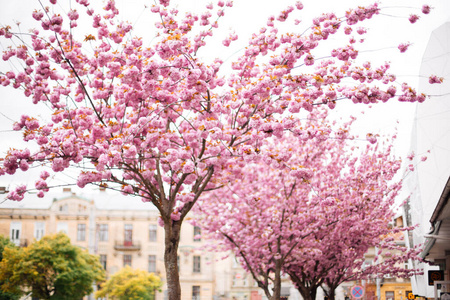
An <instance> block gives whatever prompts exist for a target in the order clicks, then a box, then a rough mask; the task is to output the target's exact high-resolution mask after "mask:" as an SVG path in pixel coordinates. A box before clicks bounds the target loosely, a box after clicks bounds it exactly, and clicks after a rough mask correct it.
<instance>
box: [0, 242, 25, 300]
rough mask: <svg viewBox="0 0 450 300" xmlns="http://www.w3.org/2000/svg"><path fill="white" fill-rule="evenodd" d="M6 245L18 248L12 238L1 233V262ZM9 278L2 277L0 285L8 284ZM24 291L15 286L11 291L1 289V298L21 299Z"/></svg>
mask: <svg viewBox="0 0 450 300" xmlns="http://www.w3.org/2000/svg"><path fill="white" fill-rule="evenodd" d="M6 247H9V248H13V249H15V248H17V247H16V245H14V243H13V242H11V240H10V239H9V238H7V237H5V236H3V235H0V262H1V261H2V260H3V251H4V250H5V248H6ZM8 280H9V278H8V277H6V278H4V279H3V278H2V279H0V287H1V286H2V285H3V284H8ZM22 294H23V293H22V292H21V291H20V289H19V288H15V289H13V290H11V291H10V292H6V291H3V289H0V299H1V300H18V299H20V296H21V295H22Z"/></svg>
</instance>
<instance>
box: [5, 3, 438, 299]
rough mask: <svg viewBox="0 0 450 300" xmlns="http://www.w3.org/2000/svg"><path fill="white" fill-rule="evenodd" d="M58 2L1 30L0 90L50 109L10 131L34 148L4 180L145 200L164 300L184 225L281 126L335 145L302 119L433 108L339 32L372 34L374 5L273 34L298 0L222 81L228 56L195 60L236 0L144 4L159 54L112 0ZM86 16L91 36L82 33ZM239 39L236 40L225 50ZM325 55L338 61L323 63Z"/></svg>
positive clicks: (12, 161) (14, 159) (18, 157)
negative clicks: (30, 22)
mask: <svg viewBox="0 0 450 300" xmlns="http://www.w3.org/2000/svg"><path fill="white" fill-rule="evenodd" d="M56 2H57V1H56V0H50V4H49V5H51V6H50V7H48V8H47V7H46V6H45V5H42V9H41V10H39V9H37V10H35V11H34V12H33V13H32V17H33V19H35V20H36V21H37V22H38V24H39V26H40V27H39V28H42V30H43V32H40V31H39V30H38V29H33V30H31V31H30V32H26V33H25V32H21V31H20V27H18V28H19V29H18V30H16V29H13V28H12V27H10V26H5V27H3V28H0V36H1V37H2V43H1V45H2V46H3V45H5V48H4V53H3V55H2V58H3V59H4V60H5V61H8V62H10V64H8V65H12V66H13V67H12V68H11V70H5V71H2V73H1V74H0V83H1V85H2V86H11V87H13V88H17V89H21V90H22V91H23V92H24V95H25V96H26V97H30V98H31V100H32V102H33V103H35V104H36V103H44V104H46V106H47V107H48V109H49V110H50V111H51V117H49V118H48V119H45V118H44V119H39V116H37V115H32V116H30V115H23V116H22V117H21V119H20V120H18V122H17V123H15V125H14V129H15V130H17V131H23V138H24V140H25V141H27V142H34V143H35V144H36V146H37V148H39V149H38V150H37V151H36V152H33V153H32V152H31V151H30V150H29V149H14V148H12V149H10V151H8V153H7V154H6V156H5V157H4V159H2V160H1V163H2V165H1V168H0V175H1V174H14V173H15V172H16V171H17V170H19V169H20V170H22V171H27V170H29V169H30V167H31V166H35V165H39V166H47V167H48V168H49V169H51V171H52V172H54V173H57V172H63V171H66V170H67V169H69V168H70V167H74V168H73V169H74V170H77V174H76V175H75V177H76V178H77V180H76V184H77V185H78V186H79V187H80V188H84V187H85V186H86V185H88V184H94V185H102V186H105V187H108V188H109V189H114V190H119V191H121V192H122V193H124V194H126V195H134V196H138V197H141V198H142V199H143V200H144V201H147V202H151V203H152V204H153V205H154V206H155V207H156V208H157V209H158V210H159V212H160V217H161V219H160V221H161V225H163V226H164V230H165V253H164V262H165V269H166V276H167V285H168V287H169V288H168V299H170V300H178V299H180V295H181V289H180V282H179V273H178V267H177V266H178V264H177V252H178V245H179V240H180V228H181V225H182V223H183V220H184V219H185V217H186V215H187V214H188V212H189V211H190V210H191V208H192V207H193V206H194V204H195V203H196V201H197V200H198V199H199V197H200V196H201V195H202V194H203V193H205V192H207V191H211V190H214V189H217V188H220V187H221V186H223V185H224V184H226V182H224V180H223V175H224V172H223V170H224V169H226V166H228V165H230V164H234V165H237V166H240V167H244V166H245V165H246V164H247V162H249V161H251V160H252V159H254V158H256V157H257V156H258V154H259V153H261V150H259V149H260V145H261V144H262V143H264V141H265V140H267V139H270V138H271V137H274V136H276V137H279V136H282V135H284V134H285V133H287V132H293V133H294V136H295V138H297V137H298V136H301V137H311V138H313V137H315V136H317V135H321V136H322V137H323V138H327V134H326V130H323V129H322V128H304V127H302V126H301V125H300V121H299V120H300V119H299V113H300V112H303V113H305V114H308V113H309V112H312V111H314V110H315V109H316V108H317V107H318V106H325V107H328V108H330V109H332V108H334V107H335V106H336V105H337V103H338V101H339V100H343V99H350V100H351V101H352V102H354V103H365V104H369V103H376V102H385V101H388V100H389V99H392V98H395V97H397V98H398V99H399V100H401V101H408V102H415V101H424V100H425V95H423V94H420V93H417V92H416V91H415V90H414V89H413V88H412V87H410V86H409V85H408V84H406V83H405V84H402V85H401V87H399V88H398V89H397V86H395V84H396V83H395V79H396V77H395V76H394V75H393V74H390V73H389V72H388V69H389V64H388V63H386V64H382V65H381V66H372V65H371V64H370V63H364V64H361V63H360V62H357V61H356V60H354V59H356V58H357V57H358V45H359V44H358V43H356V38H354V37H353V36H350V37H349V38H346V37H345V35H344V33H345V34H352V31H354V32H355V34H356V33H357V34H358V35H359V34H364V29H359V27H358V29H356V28H357V26H360V24H359V23H360V22H362V21H365V20H367V19H370V18H372V17H376V16H377V15H378V14H379V13H380V8H379V7H378V5H377V4H374V5H369V6H366V7H363V6H359V7H357V8H355V9H349V10H348V11H347V12H346V13H345V17H343V18H339V17H337V16H336V15H335V14H334V13H324V14H323V15H321V16H319V17H318V18H316V19H314V20H313V24H312V25H311V26H310V27H309V28H306V31H305V30H304V29H305V28H301V29H296V28H298V27H296V26H294V25H293V26H289V28H290V29H292V28H294V29H293V32H289V33H286V32H279V30H278V29H277V27H278V26H279V25H280V24H281V23H283V22H286V21H290V20H292V21H293V22H295V21H294V20H293V18H294V17H292V15H295V14H298V13H299V11H300V10H301V9H302V8H303V5H302V4H301V3H300V2H296V3H294V4H293V5H292V6H288V7H287V8H285V9H283V8H282V9H280V12H279V14H278V15H277V16H276V17H273V16H272V17H269V19H268V21H267V24H266V25H265V26H264V27H263V28H261V29H260V30H257V31H256V32H255V34H254V35H253V36H252V37H251V38H250V40H249V42H248V45H247V46H246V47H245V50H243V51H242V52H241V53H240V56H238V58H237V59H236V60H235V61H233V62H232V63H231V68H232V70H231V71H230V72H229V74H226V76H225V77H224V76H223V75H221V74H220V73H219V72H220V71H221V70H224V69H225V68H224V67H223V66H224V61H223V60H222V59H220V58H216V59H213V60H211V59H208V58H207V56H205V57H203V56H201V55H200V54H201V53H202V51H203V52H206V51H208V49H207V48H206V46H207V45H208V46H211V47H212V48H210V49H209V50H211V49H212V50H213V51H215V49H216V48H217V46H218V45H214V44H208V43H214V41H215V40H213V39H210V36H212V35H214V32H215V28H216V27H218V26H219V23H220V19H221V18H223V17H224V15H225V13H226V11H227V9H230V7H231V6H232V5H233V3H232V1H228V2H226V3H225V2H224V1H222V0H218V1H216V2H215V4H208V5H207V6H206V9H205V11H204V12H203V13H201V14H200V15H197V14H195V13H186V14H185V15H184V16H180V15H179V14H178V12H179V11H178V9H176V5H173V6H171V3H170V1H169V0H159V4H155V5H153V6H152V7H151V9H150V10H151V12H152V13H153V14H154V15H155V16H156V17H158V20H159V21H158V22H157V24H156V25H155V28H154V35H153V34H152V36H154V39H152V42H151V46H149V45H148V44H144V42H143V41H144V40H143V39H141V38H139V37H136V36H134V35H133V26H132V25H131V24H130V23H126V22H123V21H122V20H121V18H120V17H118V13H119V11H118V9H117V7H116V5H115V2H114V1H112V0H108V1H106V3H105V6H104V11H103V12H98V11H97V9H96V7H94V6H93V5H90V4H89V1H87V0H77V1H76V3H73V6H72V4H71V6H70V7H67V10H65V11H66V12H67V13H59V12H60V8H61V7H60V6H58V5H63V4H62V3H58V4H57V3H56ZM82 10H83V11H85V13H83V12H82ZM216 16H217V19H215V18H216ZM417 18H418V17H417V16H416V15H414V18H410V20H411V22H415V21H416V20H417ZM81 21H82V22H81ZM78 22H79V23H80V24H92V28H89V29H87V30H85V31H83V29H80V27H79V26H78ZM295 23H296V24H298V23H297V22H295ZM352 28H355V29H356V30H354V29H352ZM339 33H341V34H342V36H344V38H343V39H341V44H340V45H337V46H336V47H332V49H331V48H330V49H327V45H326V43H324V41H325V40H326V39H328V37H330V36H332V35H335V34H339ZM236 39H237V35H236V34H234V33H232V34H230V35H229V36H228V37H227V38H226V39H225V40H223V42H222V45H223V46H226V47H228V46H229V45H230V43H231V42H232V41H234V40H236ZM406 48H407V45H406V46H405V45H403V47H402V49H401V50H402V51H404V50H406ZM209 52H211V51H209ZM324 52H327V53H328V54H329V55H331V57H329V58H326V59H319V57H320V56H322V54H323V53H324ZM437 81H439V80H437ZM368 138H369V139H370V140H374V137H373V136H369V137H368ZM330 151H331V150H330ZM51 178H54V177H53V176H50V174H49V172H47V171H46V170H44V171H43V172H42V173H41V175H40V178H38V179H37V180H36V182H35V188H36V189H37V191H38V195H39V196H41V197H43V196H44V192H46V191H48V190H49V189H50V188H51V182H50V181H51ZM73 184H75V182H73ZM29 188H31V187H28V188H27V187H26V186H24V185H19V186H18V187H17V188H16V189H14V190H12V191H11V192H10V193H9V196H8V197H9V199H11V200H21V199H23V197H24V194H25V193H26V192H27V189H29Z"/></svg>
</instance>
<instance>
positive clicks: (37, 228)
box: [34, 222, 45, 241]
mask: <svg viewBox="0 0 450 300" xmlns="http://www.w3.org/2000/svg"><path fill="white" fill-rule="evenodd" d="M44 235H45V223H44V222H36V223H34V238H35V239H36V241H39V240H40V239H41V238H42V237H43V236H44Z"/></svg>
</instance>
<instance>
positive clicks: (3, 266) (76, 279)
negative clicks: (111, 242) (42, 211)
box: [0, 233, 104, 300]
mask: <svg viewBox="0 0 450 300" xmlns="http://www.w3.org/2000/svg"><path fill="white" fill-rule="evenodd" d="M102 280H104V271H103V268H102V267H101V265H100V262H99V260H98V257H96V256H94V255H91V254H89V253H88V252H87V251H85V250H82V249H81V248H79V247H77V246H74V245H72V244H71V243H70V239H69V238H68V237H67V236H66V235H65V234H63V233H58V234H55V235H49V236H45V237H43V238H42V239H41V240H40V241H36V242H34V243H33V244H31V245H30V246H28V247H26V248H17V247H16V248H12V247H6V248H5V250H4V252H3V260H2V261H1V262H0V281H1V282H2V283H3V284H2V286H1V289H2V290H3V291H6V292H11V291H14V290H17V289H18V288H20V290H22V291H24V292H25V291H29V292H31V296H32V297H36V298H39V299H52V300H57V299H65V300H71V299H77V300H78V299H80V298H81V297H83V296H85V295H88V294H89V293H91V292H92V291H93V288H92V285H93V283H94V281H102Z"/></svg>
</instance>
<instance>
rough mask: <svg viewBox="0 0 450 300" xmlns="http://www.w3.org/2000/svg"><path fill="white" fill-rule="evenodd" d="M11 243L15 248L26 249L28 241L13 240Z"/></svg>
mask: <svg viewBox="0 0 450 300" xmlns="http://www.w3.org/2000/svg"><path fill="white" fill-rule="evenodd" d="M12 242H13V243H14V244H15V245H16V246H17V247H27V246H28V240H27V239H14V240H12Z"/></svg>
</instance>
